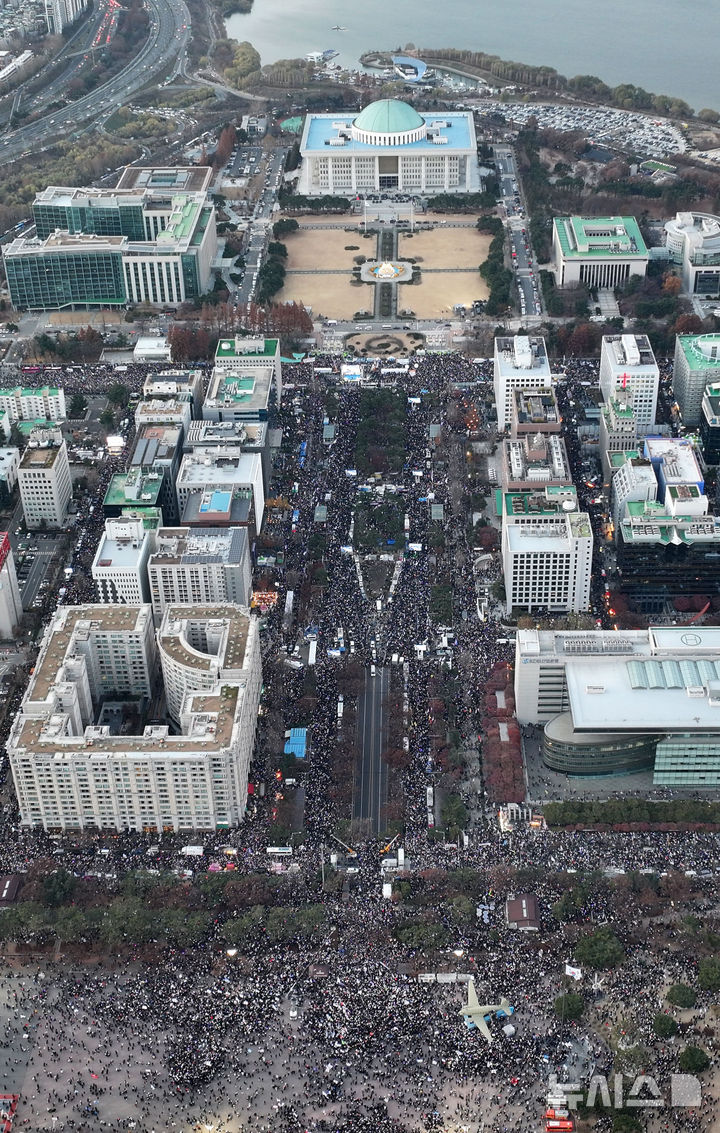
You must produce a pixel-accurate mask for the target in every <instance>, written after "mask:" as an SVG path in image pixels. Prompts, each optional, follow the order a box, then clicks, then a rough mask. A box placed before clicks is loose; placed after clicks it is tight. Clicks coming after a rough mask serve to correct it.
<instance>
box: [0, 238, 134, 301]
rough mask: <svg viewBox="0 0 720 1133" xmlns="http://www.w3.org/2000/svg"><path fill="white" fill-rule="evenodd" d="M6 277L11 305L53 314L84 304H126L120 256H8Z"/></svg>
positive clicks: (114, 253) (79, 252)
mask: <svg viewBox="0 0 720 1133" xmlns="http://www.w3.org/2000/svg"><path fill="white" fill-rule="evenodd" d="M5 273H6V275H7V281H8V287H9V289H10V294H11V296H12V301H13V305H14V306H15V307H18V308H19V309H25V310H52V309H54V308H60V307H69V306H73V305H75V304H83V305H88V306H95V307H112V306H118V305H122V304H124V303H125V301H126V300H125V282H124V279H123V262H122V252H121V251H120V250H119V249H118V250H117V251H105V252H99V251H93V252H91V251H89V250H88V251H87V252H86V251H82V250H80V249H78V250H77V251H60V250H58V251H56V252H53V251H48V252H46V253H45V254H44V255H42V256H37V255H28V256H12V257H11V256H8V257H6V259H5Z"/></svg>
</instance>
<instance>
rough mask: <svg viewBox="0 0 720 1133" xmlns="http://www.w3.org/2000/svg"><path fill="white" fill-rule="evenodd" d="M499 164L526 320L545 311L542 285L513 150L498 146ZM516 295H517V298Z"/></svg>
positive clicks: (516, 280) (519, 290)
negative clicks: (541, 293) (542, 301)
mask: <svg viewBox="0 0 720 1133" xmlns="http://www.w3.org/2000/svg"><path fill="white" fill-rule="evenodd" d="M495 163H496V165H497V170H498V177H499V180H500V191H501V193H502V198H501V202H502V204H503V205H504V207H505V211H506V213H507V217H508V229H509V234H510V251H511V252H513V251H514V252H515V253H516V257H515V259H514V260H513V263H514V271H515V283H516V286H517V291H518V292H519V293H520V294H521V295H522V296H523V298H524V300H525V310H524V311H523V312H522V317H523V319H526V318H530V319H532V318H538V317H539V316H540V315H541V314H542V308H541V306H540V303H541V299H540V295H539V287H537V286H536V283H537V281H538V275H537V267H536V265H535V262H534V258H533V254H532V249H531V247H530V235H529V231H528V226H527V218H526V217H525V212H524V209H523V206H522V200H521V198H520V193H521V185H520V181H519V180H518V175H517V167H516V165H515V157H514V155H513V152H512V150H511V149H505V148H503V147H501V146H495ZM515 185H517V189H515V188H514V186H515ZM518 201H519V202H520V203H518ZM523 229H525V235H523ZM514 298H515V297H514V296H513V300H514Z"/></svg>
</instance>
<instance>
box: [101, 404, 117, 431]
mask: <svg viewBox="0 0 720 1133" xmlns="http://www.w3.org/2000/svg"><path fill="white" fill-rule="evenodd" d="M100 424H101V425H102V427H103V429H112V428H114V427H115V414H114V413H113V411H112V409H110V408H108V409H103V411H102V413H101V414H100Z"/></svg>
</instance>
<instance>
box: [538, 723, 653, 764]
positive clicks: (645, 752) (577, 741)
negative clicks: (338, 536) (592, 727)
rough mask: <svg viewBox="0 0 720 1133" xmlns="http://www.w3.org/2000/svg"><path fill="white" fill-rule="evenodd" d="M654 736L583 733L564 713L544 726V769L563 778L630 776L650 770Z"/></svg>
mask: <svg viewBox="0 0 720 1133" xmlns="http://www.w3.org/2000/svg"><path fill="white" fill-rule="evenodd" d="M657 740H658V737H657V736H655V735H647V734H646V735H639V736H637V735H636V736H632V735H622V734H615V733H612V732H606V733H587V732H585V733H583V732H576V731H575V730H574V728H573V721H572V713H570V712H563V713H562V714H561V715H559V716H555V717H553V719H552V720H549V721H548V723H547V724H546V725H545V732H544V735H543V741H542V758H543V763H544V764H545V766H546V767H549V768H551V769H552V770H553V771H561V772H562V773H563V774H565V775H583V776H585V775H630V774H633V773H635V772H637V771H647V770H649V769H650V768H651V767H652V766H653V761H654V759H655V747H656V744H657Z"/></svg>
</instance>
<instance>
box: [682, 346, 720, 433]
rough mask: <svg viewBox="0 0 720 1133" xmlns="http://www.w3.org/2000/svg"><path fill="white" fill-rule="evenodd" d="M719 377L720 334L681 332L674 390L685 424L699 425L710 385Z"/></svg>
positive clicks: (719, 378)
mask: <svg viewBox="0 0 720 1133" xmlns="http://www.w3.org/2000/svg"><path fill="white" fill-rule="evenodd" d="M718 380H720V334H679V335H678V336H677V338H676V339H675V363H674V366H673V390H674V392H675V400H676V401H677V403H678V408H679V409H680V412H681V413H682V419H683V424H684V425H693V426H694V425H699V424H700V419H701V417H702V399H703V394H704V393H705V390H706V388H707V386H709V385H710V383H711V382H716V381H718Z"/></svg>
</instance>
